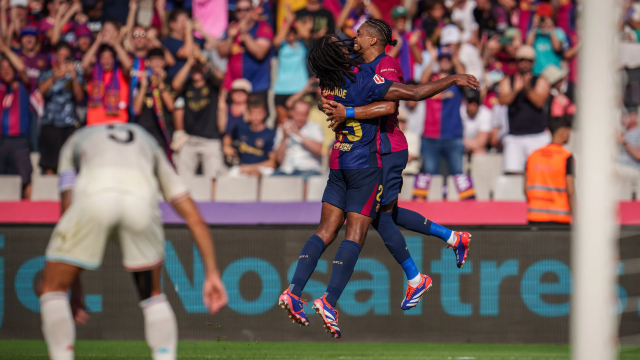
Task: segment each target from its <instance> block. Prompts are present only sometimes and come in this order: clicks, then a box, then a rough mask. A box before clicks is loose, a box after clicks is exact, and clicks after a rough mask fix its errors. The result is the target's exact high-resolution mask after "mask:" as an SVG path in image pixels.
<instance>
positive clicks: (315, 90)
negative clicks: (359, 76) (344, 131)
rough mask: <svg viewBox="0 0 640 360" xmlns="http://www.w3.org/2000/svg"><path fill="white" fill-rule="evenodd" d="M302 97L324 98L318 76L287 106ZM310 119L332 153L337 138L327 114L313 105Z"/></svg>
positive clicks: (313, 102) (312, 99)
mask: <svg viewBox="0 0 640 360" xmlns="http://www.w3.org/2000/svg"><path fill="white" fill-rule="evenodd" d="M301 99H304V100H305V101H307V102H309V103H310V104H315V103H317V102H319V101H320V100H322V91H321V90H320V83H319V82H318V79H317V78H315V77H312V78H311V79H309V81H308V82H307V86H305V88H304V89H302V90H301V91H299V92H298V93H297V94H295V95H293V96H291V97H290V98H289V99H288V100H287V104H286V106H287V108H288V109H290V108H292V107H293V104H294V103H295V102H297V101H298V100H301ZM309 121H311V122H314V123H316V124H318V125H320V127H321V128H322V131H323V132H324V141H323V144H322V148H323V149H327V150H328V151H329V153H331V148H330V146H331V145H333V142H334V141H335V140H336V133H335V132H333V130H331V129H330V128H329V127H328V126H327V115H326V114H325V113H323V112H322V111H320V109H318V107H317V106H311V109H310V110H309ZM423 121H424V119H423Z"/></svg>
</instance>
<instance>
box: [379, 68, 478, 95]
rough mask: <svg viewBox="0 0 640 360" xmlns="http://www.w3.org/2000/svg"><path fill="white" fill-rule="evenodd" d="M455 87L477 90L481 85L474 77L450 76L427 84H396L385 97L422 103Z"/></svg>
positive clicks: (465, 75) (463, 75)
mask: <svg viewBox="0 0 640 360" xmlns="http://www.w3.org/2000/svg"><path fill="white" fill-rule="evenodd" d="M453 85H458V86H460V87H465V86H466V87H470V88H472V89H477V88H479V87H480V83H479V82H478V80H477V79H476V77H475V76H473V75H467V74H460V75H450V76H447V77H445V78H442V79H439V80H436V81H431V82H428V83H425V84H419V85H405V84H401V83H397V82H394V83H393V85H391V87H390V88H389V91H387V94H386V95H385V96H384V100H388V101H398V100H413V101H422V100H425V99H428V98H430V97H432V96H435V95H438V94H439V93H441V92H443V91H444V90H446V89H448V88H450V87H451V86H453Z"/></svg>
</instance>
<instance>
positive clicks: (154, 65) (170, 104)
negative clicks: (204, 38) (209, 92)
mask: <svg viewBox="0 0 640 360" xmlns="http://www.w3.org/2000/svg"><path fill="white" fill-rule="evenodd" d="M146 62H147V63H148V68H147V69H146V70H145V71H144V73H141V74H140V75H141V76H140V81H139V82H138V83H137V84H136V89H135V90H134V91H133V94H134V96H133V98H132V102H133V109H134V114H135V115H134V117H132V119H133V121H135V122H137V123H138V124H140V126H142V127H143V128H144V129H145V130H147V131H148V132H149V133H150V134H151V135H152V136H153V137H154V138H155V139H156V141H157V142H158V145H159V146H160V147H161V148H162V149H164V150H165V152H166V153H167V156H168V157H169V159H170V158H171V157H170V155H171V150H170V148H169V146H170V145H171V141H170V138H169V131H170V129H171V128H172V127H173V118H172V117H171V113H172V112H173V111H174V102H175V94H173V92H172V91H171V80H170V79H168V78H167V73H166V71H165V70H164V69H165V60H164V50H162V49H161V48H153V49H151V50H149V51H148V54H147V58H146Z"/></svg>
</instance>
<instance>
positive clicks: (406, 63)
mask: <svg viewBox="0 0 640 360" xmlns="http://www.w3.org/2000/svg"><path fill="white" fill-rule="evenodd" d="M391 17H392V18H393V23H392V25H393V27H392V30H393V38H394V39H396V40H398V43H397V44H396V46H390V45H387V48H386V53H387V55H389V56H391V57H393V58H395V59H396V60H398V63H399V64H400V67H401V68H402V73H403V74H404V75H405V82H406V81H411V80H414V76H415V72H414V65H415V64H416V63H417V64H421V63H422V61H423V59H422V48H421V44H420V42H421V41H420V40H421V39H422V33H421V32H420V31H414V32H413V33H412V32H409V31H407V30H406V27H407V17H408V13H407V9H405V7H404V6H396V7H394V8H393V10H392V11H391Z"/></svg>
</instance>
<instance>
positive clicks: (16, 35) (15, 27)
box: [0, 0, 29, 48]
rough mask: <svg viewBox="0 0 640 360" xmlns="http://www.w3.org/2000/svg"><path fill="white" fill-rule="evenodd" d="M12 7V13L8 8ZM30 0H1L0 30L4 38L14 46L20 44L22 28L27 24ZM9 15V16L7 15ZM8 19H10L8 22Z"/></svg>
mask: <svg viewBox="0 0 640 360" xmlns="http://www.w3.org/2000/svg"><path fill="white" fill-rule="evenodd" d="M9 7H10V9H9V11H10V14H9V15H8V14H7V9H8V8H9ZM28 7H29V1H28V0H10V1H9V0H6V1H2V2H1V8H2V10H1V14H0V16H2V20H0V24H1V26H0V30H1V31H2V40H3V41H4V42H5V43H6V44H7V45H8V46H9V47H13V48H18V47H19V46H20V30H21V29H22V28H23V27H25V26H27V18H28V14H29V12H28V10H27V8H28ZM7 15H8V16H7ZM7 19H8V20H9V21H10V23H9V24H7Z"/></svg>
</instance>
